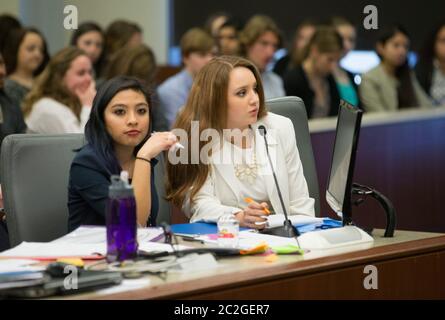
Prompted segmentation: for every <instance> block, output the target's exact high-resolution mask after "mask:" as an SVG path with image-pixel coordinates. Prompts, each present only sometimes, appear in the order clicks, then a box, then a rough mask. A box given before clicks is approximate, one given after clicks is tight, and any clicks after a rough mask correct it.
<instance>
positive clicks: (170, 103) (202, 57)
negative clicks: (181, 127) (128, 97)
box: [158, 28, 217, 128]
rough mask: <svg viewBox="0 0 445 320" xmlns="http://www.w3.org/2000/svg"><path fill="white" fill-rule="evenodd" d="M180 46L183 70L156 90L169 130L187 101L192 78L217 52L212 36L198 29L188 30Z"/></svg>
mask: <svg viewBox="0 0 445 320" xmlns="http://www.w3.org/2000/svg"><path fill="white" fill-rule="evenodd" d="M180 45H181V54H182V62H183V64H184V68H183V69H182V71H181V72H179V73H178V74H175V75H174V76H173V77H170V78H168V79H167V80H165V81H164V82H163V83H162V84H161V85H160V86H159V88H158V97H159V101H160V108H161V112H162V114H163V115H164V118H165V119H166V120H167V123H168V126H169V128H171V125H172V124H173V122H174V121H175V119H176V115H177V113H178V111H179V109H180V108H181V107H182V106H183V105H185V102H186V101H187V98H188V95H189V92H190V89H191V88H192V84H193V78H194V77H195V76H196V75H197V74H198V72H199V71H200V70H201V69H202V67H204V66H205V65H206V64H207V63H208V62H209V61H210V60H211V59H212V58H213V57H214V56H215V53H216V50H217V48H216V43H215V41H214V39H213V38H212V36H211V35H210V34H208V33H207V32H206V31H204V30H203V29H200V28H192V29H190V30H188V31H187V32H186V33H185V34H184V35H183V36H182V38H181V42H180Z"/></svg>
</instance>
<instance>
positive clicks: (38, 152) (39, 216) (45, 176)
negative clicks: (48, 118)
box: [0, 134, 84, 247]
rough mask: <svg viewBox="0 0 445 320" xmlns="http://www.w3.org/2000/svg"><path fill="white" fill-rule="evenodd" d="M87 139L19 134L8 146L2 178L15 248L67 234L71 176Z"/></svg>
mask: <svg viewBox="0 0 445 320" xmlns="http://www.w3.org/2000/svg"><path fill="white" fill-rule="evenodd" d="M83 144H84V136H83V134H65V135H42V134H13V135H9V136H7V137H6V138H5V139H4V140H3V143H2V147H1V148H2V149H1V150H2V152H1V166H0V167H1V168H0V170H1V176H2V191H3V199H4V207H5V212H6V215H7V216H6V221H7V226H8V232H9V241H10V244H11V247H14V246H16V245H18V244H20V243H21V242H22V241H34V242H45V241H51V240H54V239H55V238H58V237H60V236H63V235H64V234H66V233H67V221H68V207H67V199H68V198H67V194H68V177H69V169H70V165H71V162H72V160H73V158H74V156H75V152H74V151H73V150H74V149H78V148H80V147H82V145H83Z"/></svg>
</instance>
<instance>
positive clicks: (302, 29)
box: [273, 19, 317, 78]
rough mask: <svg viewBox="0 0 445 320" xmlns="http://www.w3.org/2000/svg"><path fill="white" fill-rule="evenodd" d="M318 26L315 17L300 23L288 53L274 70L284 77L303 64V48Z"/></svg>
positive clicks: (276, 64)
mask: <svg viewBox="0 0 445 320" xmlns="http://www.w3.org/2000/svg"><path fill="white" fill-rule="evenodd" d="M316 28H317V23H316V22H315V20H313V19H307V20H304V21H303V22H302V23H300V24H299V25H298V27H297V30H296V31H295V36H294V39H293V43H292V46H291V49H290V50H289V52H288V54H286V55H285V56H283V57H282V58H280V59H279V60H278V61H277V62H276V63H275V66H274V68H273V71H274V72H275V73H276V74H278V75H279V76H280V77H282V78H283V77H284V75H285V74H286V72H287V71H289V70H290V69H292V68H293V67H295V66H297V65H299V64H301V62H302V60H303V57H302V56H303V49H304V48H305V47H306V45H307V44H308V42H309V40H311V38H312V36H313V34H314V32H315V30H316Z"/></svg>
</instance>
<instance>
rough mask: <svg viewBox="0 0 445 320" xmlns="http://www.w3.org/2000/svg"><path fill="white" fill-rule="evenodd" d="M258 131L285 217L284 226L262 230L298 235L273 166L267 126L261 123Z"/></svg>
mask: <svg viewBox="0 0 445 320" xmlns="http://www.w3.org/2000/svg"><path fill="white" fill-rule="evenodd" d="M258 131H259V132H260V135H262V136H263V138H264V144H265V145H266V153H267V158H268V159H269V164H270V168H271V169H272V174H273V179H274V181H275V186H276V187H277V191H278V197H279V198H280V203H281V208H282V210H283V213H284V218H285V220H284V223H283V226H280V227H275V228H270V229H267V230H263V231H261V232H262V233H266V234H271V235H275V236H280V237H287V238H293V237H298V236H299V235H300V233H299V232H298V230H297V228H295V227H294V226H293V225H292V222H291V221H290V220H289V218H288V216H287V210H286V206H285V205H284V201H283V195H282V194H281V190H280V185H279V184H278V180H277V175H276V174H275V169H274V167H273V164H272V160H271V158H270V154H269V146H268V144H267V137H266V134H267V130H266V127H265V126H263V125H261V126H259V127H258ZM297 241H298V239H297Z"/></svg>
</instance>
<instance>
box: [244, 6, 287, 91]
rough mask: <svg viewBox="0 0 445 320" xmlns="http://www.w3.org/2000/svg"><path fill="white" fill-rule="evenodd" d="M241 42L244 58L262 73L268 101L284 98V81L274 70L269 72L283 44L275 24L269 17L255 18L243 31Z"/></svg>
mask: <svg viewBox="0 0 445 320" xmlns="http://www.w3.org/2000/svg"><path fill="white" fill-rule="evenodd" d="M240 41H241V45H242V52H243V55H244V57H246V58H247V59H248V60H250V61H251V62H253V63H254V64H255V65H256V67H257V68H258V70H259V71H260V73H261V79H262V80H263V87H264V94H265V96H266V99H271V98H277V97H282V96H284V95H285V92H284V88H283V81H282V80H281V78H280V77H279V76H278V75H277V74H275V73H274V72H273V71H272V70H267V67H268V64H269V63H270V62H271V61H272V59H273V57H274V54H275V52H276V51H277V50H278V48H281V47H282V43H283V38H282V35H281V31H280V30H279V29H278V27H277V25H276V24H275V22H274V21H273V20H272V19H271V18H270V17H268V16H264V15H256V16H253V17H252V18H250V19H249V21H247V23H246V25H245V26H244V29H243V30H242V31H241V34H240Z"/></svg>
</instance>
